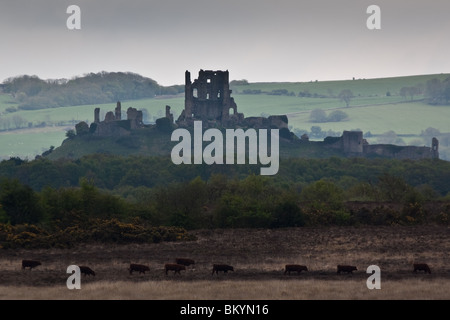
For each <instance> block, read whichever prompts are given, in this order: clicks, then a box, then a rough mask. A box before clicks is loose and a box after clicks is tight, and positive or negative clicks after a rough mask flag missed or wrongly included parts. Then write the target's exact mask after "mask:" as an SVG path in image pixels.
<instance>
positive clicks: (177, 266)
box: [164, 263, 186, 274]
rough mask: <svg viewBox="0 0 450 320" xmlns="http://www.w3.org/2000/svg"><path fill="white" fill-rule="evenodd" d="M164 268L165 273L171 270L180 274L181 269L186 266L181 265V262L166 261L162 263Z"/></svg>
mask: <svg viewBox="0 0 450 320" xmlns="http://www.w3.org/2000/svg"><path fill="white" fill-rule="evenodd" d="M164 269H165V270H166V274H167V272H168V271H173V272H174V273H178V274H181V273H180V271H181V270H186V267H185V266H183V265H182V264H177V263H166V264H165V265H164Z"/></svg>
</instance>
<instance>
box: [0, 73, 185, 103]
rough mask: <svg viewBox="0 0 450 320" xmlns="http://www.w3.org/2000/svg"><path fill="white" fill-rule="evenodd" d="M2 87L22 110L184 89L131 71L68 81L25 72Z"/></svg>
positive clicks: (149, 95)
mask: <svg viewBox="0 0 450 320" xmlns="http://www.w3.org/2000/svg"><path fill="white" fill-rule="evenodd" d="M1 87H2V90H3V92H4V93H8V94H11V96H12V97H13V98H14V100H15V101H16V102H17V103H18V109H21V110H37V109H45V108H58V107H67V106H76V105H87V104H102V103H110V102H115V101H118V100H136V99H145V98H153V97H155V96H156V95H175V94H178V93H180V92H184V86H181V85H174V86H169V87H164V86H160V85H159V84H158V83H157V82H156V81H154V80H152V79H150V78H146V77H143V76H141V75H138V74H135V73H131V72H109V73H108V72H99V73H89V74H87V75H84V76H83V77H77V78H73V79H70V80H66V79H58V80H42V79H40V78H38V77H36V76H28V75H24V76H19V77H14V78H9V79H7V80H5V81H4V82H3V84H2V85H1Z"/></svg>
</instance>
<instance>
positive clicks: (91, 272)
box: [80, 266, 95, 277]
mask: <svg viewBox="0 0 450 320" xmlns="http://www.w3.org/2000/svg"><path fill="white" fill-rule="evenodd" d="M80 272H81V273H82V274H85V275H87V276H91V275H93V276H94V277H95V272H94V270H92V269H91V268H89V267H87V266H80Z"/></svg>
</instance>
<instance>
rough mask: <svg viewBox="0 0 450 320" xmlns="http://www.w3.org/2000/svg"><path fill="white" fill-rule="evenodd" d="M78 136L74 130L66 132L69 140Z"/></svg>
mask: <svg viewBox="0 0 450 320" xmlns="http://www.w3.org/2000/svg"><path fill="white" fill-rule="evenodd" d="M76 135H77V134H76V133H75V130H73V129H70V130H67V131H66V137H67V138H69V139H73V138H75V136H76Z"/></svg>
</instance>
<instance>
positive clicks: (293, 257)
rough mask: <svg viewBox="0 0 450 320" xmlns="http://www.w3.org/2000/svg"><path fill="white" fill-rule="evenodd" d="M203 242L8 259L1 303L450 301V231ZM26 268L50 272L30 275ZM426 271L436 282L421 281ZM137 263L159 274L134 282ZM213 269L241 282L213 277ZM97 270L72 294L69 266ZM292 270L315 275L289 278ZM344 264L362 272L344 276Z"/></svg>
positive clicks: (251, 235)
mask: <svg viewBox="0 0 450 320" xmlns="http://www.w3.org/2000/svg"><path fill="white" fill-rule="evenodd" d="M192 232H193V233H194V234H195V235H196V236H197V240H195V241H189V242H165V243H158V244H139V245H137V244H130V245H117V246H101V245H83V246H79V247H77V248H73V249H49V250H42V249H40V250H16V251H12V250H2V251H0V271H1V272H0V299H2V300H5V299H8V300H9V299H14V300H37V299H39V300H44V299H45V300H66V299H67V300H68V299H80V300H86V299H89V300H97V299H102V300H109V299H114V300H138V299H139V300H140V299H149V300H150V299H151V300H158V299H161V300H163V299H164V300H167V299H169V300H196V299H198V300H222V299H226V300H228V299H230V300H241V299H242V300H266V299H268V300H306V299H307V300H324V299H326V300H366V299H377V300H387V299H389V300H392V299H395V300H422V299H427V300H442V299H445V300H447V299H450V292H449V290H448V288H450V257H449V255H448V252H450V228H449V227H445V226H414V227H401V226H391V227H323V228H289V229H273V230H266V229H264V230H263V229H228V230H197V231H192ZM176 257H186V258H191V259H194V260H195V261H196V264H195V265H194V266H190V267H187V270H186V271H182V272H181V274H180V275H178V274H174V273H173V272H170V273H169V274H168V275H166V274H165V272H164V264H165V263H173V262H174V261H175V258H176ZM22 259H36V260H40V261H41V262H42V265H41V266H38V267H37V268H36V269H33V270H32V271H30V270H22V269H21V260H22ZM416 262H424V263H427V264H428V265H429V266H430V267H431V271H432V273H431V274H425V273H414V272H413V263H416ZM130 263H140V264H145V265H148V266H149V267H150V271H149V272H147V273H145V274H138V273H133V274H132V275H130V274H129V272H128V270H127V268H128V267H129V264H130ZM213 263H226V264H230V265H232V266H234V270H235V271H234V272H228V273H227V274H224V273H219V274H218V275H216V274H214V275H212V273H211V272H212V264H213ZM72 264H76V265H88V266H90V267H91V268H92V269H93V270H95V272H96V276H95V277H89V276H84V275H82V277H81V290H69V289H67V287H66V280H67V278H68V277H69V276H70V274H67V273H66V269H67V266H69V265H72ZM285 264H303V265H306V266H307V267H308V269H309V271H308V272H302V273H300V274H296V273H293V274H291V275H287V274H286V275H285V274H284V266H285ZM338 264H350V265H355V266H357V268H358V270H357V271H355V272H354V273H353V274H337V272H336V266H337V265H338ZM369 265H377V266H379V267H380V268H381V289H380V290H376V289H373V290H369V289H368V288H367V286H366V281H367V278H368V277H369V276H370V274H367V273H366V269H367V267H368V266H369Z"/></svg>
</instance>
